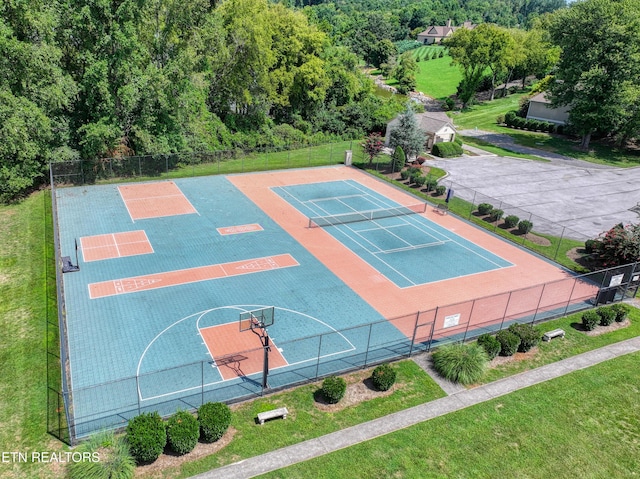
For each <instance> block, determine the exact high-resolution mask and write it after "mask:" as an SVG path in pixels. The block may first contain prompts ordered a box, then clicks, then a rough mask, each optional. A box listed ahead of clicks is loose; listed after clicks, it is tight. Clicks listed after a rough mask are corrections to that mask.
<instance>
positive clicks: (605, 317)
mask: <svg viewBox="0 0 640 479" xmlns="http://www.w3.org/2000/svg"><path fill="white" fill-rule="evenodd" d="M596 313H598V316H600V325H601V326H610V325H611V323H613V322H614V321H615V320H616V312H615V311H614V310H613V309H611V308H607V307H604V306H603V307H600V308H598V309H596Z"/></svg>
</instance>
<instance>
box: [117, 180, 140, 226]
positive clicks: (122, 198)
mask: <svg viewBox="0 0 640 479" xmlns="http://www.w3.org/2000/svg"><path fill="white" fill-rule="evenodd" d="M116 190H118V194H119V195H120V199H121V200H122V203H123V204H124V207H125V208H126V209H127V213H128V215H129V219H130V220H131V222H132V223H135V222H136V220H134V219H133V215H132V214H131V210H130V209H129V205H128V204H127V200H125V199H124V195H123V194H122V191H121V190H120V187H119V186H116Z"/></svg>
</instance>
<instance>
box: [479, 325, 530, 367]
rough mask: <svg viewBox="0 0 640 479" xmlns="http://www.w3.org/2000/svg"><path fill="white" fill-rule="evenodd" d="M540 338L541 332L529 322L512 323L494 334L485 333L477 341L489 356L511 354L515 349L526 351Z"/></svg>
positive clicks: (490, 357) (491, 357)
mask: <svg viewBox="0 0 640 479" xmlns="http://www.w3.org/2000/svg"><path fill="white" fill-rule="evenodd" d="M540 339H542V333H541V332H540V330H539V329H538V328H536V327H535V326H532V325H531V324H519V323H514V324H512V325H511V326H509V327H508V328H507V329H503V330H501V331H498V333H497V334H496V335H495V336H492V335H491V334H488V333H485V334H482V335H480V336H479V337H478V340H477V343H478V345H480V346H482V347H483V348H484V350H485V352H486V353H487V356H489V359H493V358H495V357H496V356H497V355H498V354H500V355H501V356H513V355H514V354H515V353H516V352H517V351H519V352H521V353H526V352H527V351H529V350H530V349H531V348H533V347H534V346H537V345H538V343H539V342H540Z"/></svg>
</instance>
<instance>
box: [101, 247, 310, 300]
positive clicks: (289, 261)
mask: <svg viewBox="0 0 640 479" xmlns="http://www.w3.org/2000/svg"><path fill="white" fill-rule="evenodd" d="M298 265H299V263H298V262H297V261H296V260H295V258H294V257H293V256H291V255H290V254H281V255H277V256H267V257H264V258H253V259H246V260H242V261H234V262H232V263H222V264H212V265H208V266H198V267H196V268H189V269H180V270H175V271H166V272H163V273H156V274H148V275H144V276H136V277H133V278H123V279H114V280H109V281H102V282H100V283H91V284H89V297H90V298H91V299H97V298H103V297H105V296H114V295H117V294H125V293H137V292H139V291H146V290H149V289H157V288H166V287H169V286H176V285H180V284H187V283H195V282H198V281H207V280H212V279H219V278H225V277H227V276H237V275H240V274H249V273H258V272H260V271H269V270H273V269H278V268H288V267H290V266H298Z"/></svg>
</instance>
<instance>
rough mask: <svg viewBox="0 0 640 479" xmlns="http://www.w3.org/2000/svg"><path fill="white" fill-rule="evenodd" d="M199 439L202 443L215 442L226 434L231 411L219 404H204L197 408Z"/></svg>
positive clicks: (224, 405)
mask: <svg viewBox="0 0 640 479" xmlns="http://www.w3.org/2000/svg"><path fill="white" fill-rule="evenodd" d="M198 423H199V424H200V439H202V441H204V442H216V441H217V440H218V439H220V438H221V437H222V436H224V433H225V432H227V429H228V428H229V425H230V424H231V409H229V406H227V405H226V404H224V403H221V402H208V403H204V404H203V405H202V406H200V407H199V408H198Z"/></svg>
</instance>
